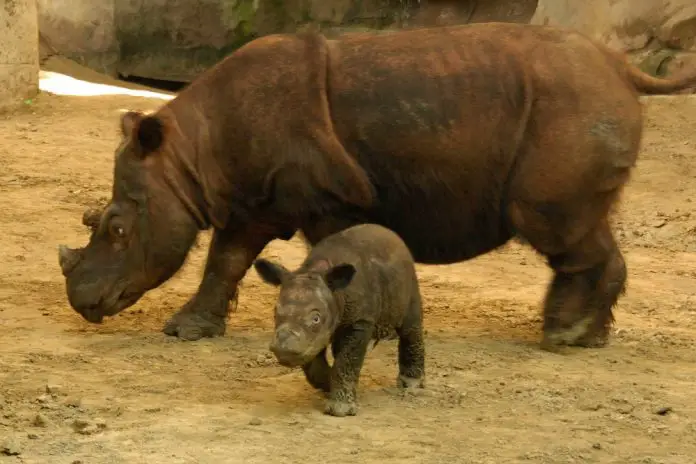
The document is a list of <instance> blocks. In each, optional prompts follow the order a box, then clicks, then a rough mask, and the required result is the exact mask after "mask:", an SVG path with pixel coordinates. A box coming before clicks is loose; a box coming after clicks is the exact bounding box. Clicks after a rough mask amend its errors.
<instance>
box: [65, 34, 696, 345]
mask: <svg viewBox="0 0 696 464" xmlns="http://www.w3.org/2000/svg"><path fill="white" fill-rule="evenodd" d="M695 84H696V77H694V76H690V77H685V78H683V79H680V80H659V79H654V78H652V77H650V76H647V75H645V74H642V73H641V72H640V71H638V70H637V69H636V68H634V67H631V66H629V65H628V64H627V62H626V60H625V59H624V57H623V56H621V55H619V54H616V53H615V52H612V51H610V50H609V49H607V48H606V47H604V46H602V45H599V44H597V43H594V42H592V41H590V40H589V39H588V38H586V37H584V36H582V35H580V34H578V33H576V32H572V31H565V30H561V29H555V28H552V27H546V26H532V25H521V24H509V23H483V24H472V25H467V26H458V27H451V28H436V29H418V30H411V31H400V32H394V33H390V34H354V35H346V36H344V37H343V38H340V39H339V40H332V41H327V40H326V39H324V38H323V37H322V36H319V35H314V34H307V35H272V36H266V37H263V38H260V39H257V40H255V41H253V42H251V43H249V44H247V45H246V46H244V47H242V48H240V49H239V50H237V51H236V52H234V53H233V54H232V55H230V56H229V57H228V58H226V59H225V60H223V61H222V62H220V63H219V64H217V65H216V66H214V67H213V68H211V69H209V70H208V71H206V72H205V73H203V74H202V75H201V76H200V77H199V78H198V79H197V80H196V81H195V82H193V83H192V84H191V85H190V86H189V87H188V88H186V89H185V90H184V91H183V92H181V93H180V94H179V95H178V96H177V97H176V98H175V99H173V100H171V101H170V102H168V103H167V104H166V105H165V106H164V107H162V108H161V109H160V110H159V111H158V112H156V113H155V114H154V115H151V116H148V117H145V116H143V115H141V114H138V113H129V114H127V115H125V116H124V117H123V120H122V126H123V134H124V137H123V142H122V145H121V147H119V150H118V151H117V155H116V159H115V174H114V190H113V197H112V201H111V204H110V205H109V206H108V207H107V208H106V212H105V213H104V214H103V215H102V216H101V218H100V221H99V225H98V227H96V228H95V229H94V231H93V233H92V236H91V238H90V241H89V244H88V245H87V247H86V248H84V249H78V250H72V251H70V250H67V249H63V250H62V251H61V253H60V256H61V263H62V268H63V273H64V274H65V275H66V286H67V293H68V298H69V300H70V303H71V305H72V306H73V307H74V308H75V309H76V310H77V311H78V312H80V313H81V314H82V315H83V316H84V317H85V318H86V319H87V320H91V321H93V322H100V321H101V320H102V318H103V317H104V316H105V315H112V314H115V313H117V312H118V311H121V310H123V309H125V308H126V307H128V306H130V305H132V304H133V303H135V302H136V301H137V300H138V298H139V297H140V295H142V294H143V293H144V292H146V291H147V290H149V289H151V288H154V287H156V286H158V285H159V284H161V283H162V282H164V281H165V280H166V279H168V278H169V277H171V276H172V275H173V274H174V273H175V272H176V271H177V270H178V269H179V268H180V266H181V264H182V263H183V262H184V259H185V257H186V254H187V253H188V251H189V249H190V247H191V244H192V243H193V241H194V237H195V235H196V233H197V231H198V230H199V229H205V228H208V227H210V226H212V227H214V234H213V240H212V244H211V246H210V250H209V254H208V260H207V263H206V267H205V271H204V275H203V279H202V282H201V284H200V287H199V289H198V292H197V293H196V294H195V295H194V296H193V298H192V299H191V300H190V301H189V302H188V303H187V304H186V305H185V306H184V308H183V309H181V311H179V312H178V313H177V314H175V315H174V316H173V317H172V319H171V320H170V321H169V322H168V323H167V325H166V327H165V329H164V331H165V332H166V333H167V334H170V335H178V336H179V337H180V338H182V339H187V340H195V339H198V338H201V337H211V336H216V335H221V334H223V333H224V331H225V321H226V317H227V315H228V311H229V308H230V302H231V301H234V299H235V297H236V294H237V285H238V282H239V281H240V280H241V279H242V278H243V276H244V275H245V274H246V272H247V270H248V268H249V266H251V264H252V262H253V261H254V259H255V258H256V256H257V255H258V254H259V253H260V252H261V250H262V249H263V248H264V247H265V246H266V244H268V243H269V242H270V241H271V240H273V239H276V238H280V239H285V240H287V239H289V238H290V237H291V236H292V235H293V234H294V232H295V231H297V230H300V231H302V232H303V234H304V236H305V238H306V239H307V240H308V242H309V243H310V244H316V243H317V242H319V241H320V240H321V239H322V238H324V237H326V236H328V235H330V234H332V233H335V232H338V231H340V230H342V229H345V228H346V227H348V226H351V225H354V224H359V223H365V222H370V223H377V224H382V225H384V226H386V227H388V228H390V229H392V230H394V231H395V232H397V233H398V234H399V235H400V236H401V237H402V238H403V239H404V241H405V242H406V244H407V245H408V246H409V248H410V250H411V252H412V253H413V256H414V258H415V259H416V261H417V262H420V263H430V264H447V263H455V262H459V261H463V260H468V259H471V258H474V257H476V256H479V255H481V254H484V253H487V252H490V251H491V250H495V249H496V248H498V247H500V246H501V245H503V244H505V243H506V242H507V241H509V240H510V239H511V238H512V237H518V238H519V239H521V240H523V241H525V242H526V243H528V244H530V245H531V246H532V247H534V249H536V250H537V251H538V252H539V253H541V254H543V255H545V256H546V257H547V258H548V263H549V265H550V267H551V268H552V269H553V271H554V276H553V279H552V282H551V285H550V288H549V289H548V292H547V296H546V301H545V303H544V324H543V332H544V338H543V342H542V346H543V347H546V348H549V349H550V348H553V347H556V346H559V345H564V344H567V345H579V346H602V345H603V344H604V343H606V341H607V340H608V336H609V331H610V327H611V325H612V322H613V315H612V306H613V305H614V304H615V303H616V301H617V299H618V298H619V295H620V294H621V293H622V292H623V291H624V288H625V282H626V266H625V263H624V259H623V257H622V254H621V252H620V251H619V249H618V247H617V244H616V241H615V239H614V235H613V233H612V230H611V228H610V226H609V222H608V214H609V211H610V209H611V207H612V206H613V205H614V204H615V203H616V201H617V200H618V197H619V194H620V192H621V190H622V188H623V186H624V185H625V184H626V182H627V181H628V180H629V176H630V172H631V170H632V168H633V166H634V165H635V163H636V158H637V154H638V151H639V146H640V141H641V135H642V127H643V118H642V107H641V104H640V102H639V100H638V96H639V93H670V92H675V91H678V90H681V89H685V88H689V87H693V86H694V85H695ZM114 213H118V215H117V216H116V219H115V221H116V225H118V223H119V221H120V222H125V223H126V225H127V227H126V229H125V230H124V234H125V235H124V236H123V237H120V236H118V234H117V232H118V231H119V230H121V229H118V227H116V228H114V224H112V223H111V221H113V220H112V219H110V218H111V216H112V215H113V214H114Z"/></svg>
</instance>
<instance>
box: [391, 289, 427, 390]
mask: <svg viewBox="0 0 696 464" xmlns="http://www.w3.org/2000/svg"><path fill="white" fill-rule="evenodd" d="M397 333H398V335H399V377H398V378H397V381H396V386H397V387H398V388H424V387H425V342H424V340H423V312H422V304H421V297H420V291H419V290H418V286H417V285H416V290H415V291H414V295H413V297H412V298H411V303H410V305H409V307H408V309H407V310H406V314H405V316H404V321H403V323H402V325H401V327H400V328H399V329H398V330H397Z"/></svg>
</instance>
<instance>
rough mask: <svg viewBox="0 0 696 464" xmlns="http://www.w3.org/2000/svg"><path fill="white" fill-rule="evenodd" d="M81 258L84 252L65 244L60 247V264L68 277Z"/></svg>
mask: <svg viewBox="0 0 696 464" xmlns="http://www.w3.org/2000/svg"><path fill="white" fill-rule="evenodd" d="M81 258H82V253H81V251H80V250H74V249H72V248H68V247H67V246H65V245H60V246H59V247H58V264H60V269H61V271H63V275H64V276H66V277H67V275H68V274H70V273H71V272H72V270H73V269H75V266H77V263H79V262H80V259H81Z"/></svg>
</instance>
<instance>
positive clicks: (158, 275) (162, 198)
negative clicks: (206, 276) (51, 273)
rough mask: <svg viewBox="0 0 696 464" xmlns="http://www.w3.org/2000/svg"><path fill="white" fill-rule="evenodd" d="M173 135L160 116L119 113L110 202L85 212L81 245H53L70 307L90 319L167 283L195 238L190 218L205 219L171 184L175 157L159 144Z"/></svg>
mask: <svg viewBox="0 0 696 464" xmlns="http://www.w3.org/2000/svg"><path fill="white" fill-rule="evenodd" d="M173 130H176V125H175V124H171V123H167V122H166V117H164V116H163V115H157V116H154V115H152V116H146V115H144V114H142V113H139V112H132V111H131V112H127V113H125V114H124V115H123V116H122V118H121V131H122V135H123V140H122V143H121V145H120V146H119V148H118V150H117V152H116V156H115V166H114V183H113V190H112V198H111V201H110V202H109V203H108V204H107V205H106V207H104V208H103V209H102V210H88V211H85V214H84V216H83V218H82V222H83V224H84V225H86V226H88V227H89V228H90V229H91V236H90V239H89V243H88V244H87V246H86V247H84V248H78V249H70V248H68V247H66V246H65V245H61V246H60V247H59V253H58V254H59V263H60V267H61V269H62V272H63V275H64V276H65V278H66V288H67V294H68V299H69V301H70V304H71V306H72V307H73V308H74V309H75V310H76V311H77V312H79V313H80V314H81V315H82V316H83V317H84V318H85V319H86V320H88V321H90V322H94V323H100V322H102V320H103V318H104V316H111V315H114V314H116V313H118V312H120V311H122V310H123V309H125V308H127V307H129V306H131V305H133V304H134V303H135V302H137V301H138V299H140V297H141V296H142V295H143V294H144V293H145V292H146V291H148V290H150V289H152V288H155V287H157V286H158V285H160V284H161V283H162V282H164V281H165V280H167V279H168V278H170V277H171V276H172V275H173V274H174V273H175V272H176V271H177V270H178V269H179V268H180V267H181V265H182V264H183V262H184V260H185V258H186V255H187V252H188V251H189V249H190V248H191V246H192V244H193V242H194V240H195V238H196V234H197V231H198V229H199V224H198V223H197V219H198V220H199V221H201V222H202V221H205V219H203V217H201V215H200V212H199V211H200V210H199V209H197V208H196V206H195V205H193V204H192V200H191V195H190V192H189V191H187V190H186V188H185V185H182V184H181V182H178V183H177V182H176V177H177V176H176V175H175V173H176V171H177V170H178V169H176V167H175V166H173V165H172V161H173V160H174V159H176V158H177V157H176V156H173V154H172V153H170V152H171V151H172V150H173V147H171V146H170V145H169V144H168V143H167V141H166V139H167V137H168V136H169V135H170V134H168V132H170V131H173ZM182 187H184V188H182ZM194 210H195V211H196V213H197V214H192V211H194Z"/></svg>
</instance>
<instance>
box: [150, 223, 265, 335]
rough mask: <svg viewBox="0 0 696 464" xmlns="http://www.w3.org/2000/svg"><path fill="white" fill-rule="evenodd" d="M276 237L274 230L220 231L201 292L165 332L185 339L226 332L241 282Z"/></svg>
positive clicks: (209, 252)
mask: <svg viewBox="0 0 696 464" xmlns="http://www.w3.org/2000/svg"><path fill="white" fill-rule="evenodd" d="M275 237H276V234H274V233H273V232H272V231H271V230H270V229H260V228H251V227H249V228H245V229H242V230H216V231H215V232H214V233H213V239H212V242H211V244H210V249H209V250H208V259H207V262H206V265H205V270H204V272H203V280H202V282H201V284H200V286H199V287H198V291H197V292H196V294H195V295H194V296H193V297H192V298H191V299H190V300H189V301H188V302H187V303H186V304H185V305H184V307H183V308H181V309H180V310H179V312H177V313H176V314H174V316H172V318H171V319H169V321H167V323H166V324H165V326H164V329H163V332H164V333H166V334H167V335H176V336H178V337H179V338H180V339H182V340H199V339H201V338H204V337H216V336H220V335H224V333H225V328H226V321H227V315H228V313H229V310H230V301H232V300H235V299H236V296H237V285H238V283H239V281H240V280H241V279H242V278H243V277H244V275H245V274H246V271H247V270H248V269H249V267H250V266H251V264H252V263H253V261H254V259H255V258H256V257H257V256H258V254H259V253H261V251H262V250H263V248H264V247H265V246H266V245H267V244H268V242H270V241H271V240H273V239H274V238H275Z"/></svg>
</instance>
